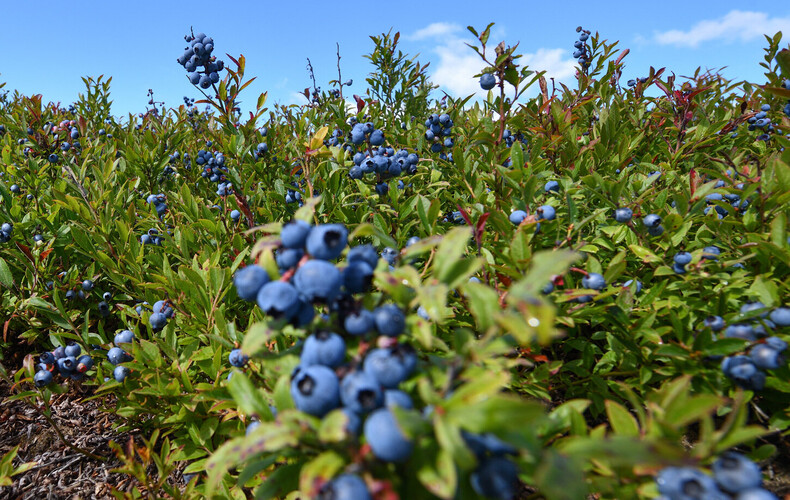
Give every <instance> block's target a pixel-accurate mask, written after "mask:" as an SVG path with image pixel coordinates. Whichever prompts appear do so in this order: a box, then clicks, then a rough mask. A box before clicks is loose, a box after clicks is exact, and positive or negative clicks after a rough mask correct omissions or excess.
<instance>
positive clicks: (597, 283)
mask: <svg viewBox="0 0 790 500" xmlns="http://www.w3.org/2000/svg"><path fill="white" fill-rule="evenodd" d="M582 287H584V288H591V289H593V290H603V289H604V288H605V287H606V280H605V279H604V277H603V275H601V274H598V273H588V274H587V276H585V277H584V278H582Z"/></svg>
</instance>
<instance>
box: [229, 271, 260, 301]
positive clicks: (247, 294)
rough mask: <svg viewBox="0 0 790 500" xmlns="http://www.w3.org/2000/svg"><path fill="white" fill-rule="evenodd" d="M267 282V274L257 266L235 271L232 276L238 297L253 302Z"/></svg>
mask: <svg viewBox="0 0 790 500" xmlns="http://www.w3.org/2000/svg"><path fill="white" fill-rule="evenodd" d="M268 282H269V274H268V273H267V272H266V270H265V269H264V268H262V267H261V266H259V265H257V264H252V265H249V266H247V267H245V268H243V269H239V270H238V271H236V274H235V275H233V284H234V285H235V286H236V293H238V295H239V297H240V298H242V299H244V300H246V301H248V302H254V301H255V299H256V298H257V296H258V292H259V291H260V290H261V288H262V287H263V285H265V284H266V283H268Z"/></svg>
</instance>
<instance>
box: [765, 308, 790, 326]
mask: <svg viewBox="0 0 790 500" xmlns="http://www.w3.org/2000/svg"><path fill="white" fill-rule="evenodd" d="M770 318H771V321H773V322H774V323H776V325H777V326H790V307H777V308H776V309H774V310H773V311H771V316H770Z"/></svg>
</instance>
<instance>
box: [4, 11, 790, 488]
mask: <svg viewBox="0 0 790 500" xmlns="http://www.w3.org/2000/svg"><path fill="white" fill-rule="evenodd" d="M489 29H490V26H488V27H487V28H486V29H485V30H483V31H482V32H481V33H479V34H478V33H477V32H476V31H475V30H473V29H471V28H470V31H472V32H473V33H474V34H475V36H477V37H478V39H479V46H478V47H473V49H474V50H476V51H477V52H478V54H480V55H481V73H480V74H479V75H478V77H480V78H481V79H480V83H481V85H482V86H483V87H484V88H486V89H489V92H488V94H487V97H486V98H485V99H483V100H480V101H472V100H471V99H470V98H463V97H461V98H453V97H451V96H446V97H445V98H443V99H442V100H441V101H432V100H430V99H429V96H430V92H431V91H432V90H433V89H434V86H433V85H432V84H431V82H430V80H429V78H428V74H427V72H426V66H424V65H423V66H421V65H420V63H418V62H415V60H414V59H409V58H408V56H407V55H405V54H403V53H402V52H401V51H400V50H399V49H398V38H399V37H398V35H397V34H396V35H394V36H392V35H391V34H387V35H382V36H380V37H372V40H373V42H374V45H375V48H374V50H373V52H372V53H371V55H370V56H369V58H370V61H371V63H372V64H373V68H374V71H373V72H372V73H371V75H370V76H369V77H368V79H367V83H368V85H369V92H368V95H366V96H354V98H355V106H350V107H349V106H348V105H347V103H346V101H345V100H344V98H343V96H342V92H341V91H340V89H342V85H341V84H340V79H338V80H337V81H334V82H332V83H331V84H332V85H334V89H333V90H331V91H329V92H321V91H320V89H318V88H317V87H316V88H314V89H313V92H312V93H311V92H309V91H308V92H307V94H308V97H309V98H310V100H309V104H306V105H302V106H297V105H291V106H276V108H275V109H274V110H270V109H268V108H266V107H265V105H266V94H263V95H261V96H260V97H259V98H258V99H257V105H256V109H255V111H254V112H252V113H250V116H249V117H247V116H243V115H242V114H241V111H240V109H239V107H238V102H239V96H240V94H241V92H242V91H243V90H244V87H245V86H246V84H247V83H249V81H250V80H248V79H245V74H244V66H245V60H244V57H243V56H240V57H238V58H233V57H231V56H228V59H229V60H230V61H232V62H231V63H228V64H224V65H223V64H219V63H218V62H217V61H216V58H214V57H213V56H211V52H212V50H214V41H213V40H210V39H209V38H208V37H205V35H203V34H198V35H194V34H193V35H190V36H189V37H187V40H188V41H189V42H190V45H189V47H188V52H185V53H184V54H183V55H181V56H180V57H179V60H178V63H180V64H181V65H183V66H184V67H185V68H186V69H187V71H188V79H189V81H191V83H192V84H197V85H198V87H199V88H200V89H206V91H207V92H208V93H207V94H204V96H205V99H203V100H200V101H197V102H194V101H190V100H189V99H186V98H185V104H184V105H181V106H180V107H178V108H177V109H175V108H174V109H159V108H157V107H156V104H154V107H153V108H149V110H148V111H147V112H146V113H141V114H139V115H129V116H128V117H125V118H123V119H121V118H118V117H114V116H112V115H111V113H110V107H111V101H110V97H109V91H110V85H109V84H110V82H109V80H107V81H105V80H103V78H98V79H92V78H87V79H85V84H86V89H87V90H86V93H85V94H84V95H81V96H80V98H79V100H78V101H77V102H76V103H74V104H73V105H72V106H70V107H69V108H68V109H62V108H58V107H57V106H55V105H52V104H49V105H45V104H44V103H43V101H42V97H41V96H35V95H34V96H30V97H27V96H22V95H19V94H18V93H14V94H13V95H6V96H5V97H4V98H3V100H2V102H0V126H2V129H0V130H1V132H0V134H2V136H1V137H2V175H3V177H2V179H3V182H2V183H0V195H1V196H2V199H3V204H2V207H1V208H0V213H1V215H0V217H2V222H4V223H7V224H9V226H8V227H7V228H6V226H5V225H4V227H3V231H2V234H3V236H2V240H3V242H2V243H0V283H2V302H1V303H0V306H1V307H2V317H3V318H4V325H3V337H2V350H1V351H0V353H1V354H2V357H3V358H2V359H3V360H4V363H3V364H4V365H5V367H4V369H3V375H4V376H5V377H7V378H9V379H13V382H14V383H15V386H14V387H15V388H16V389H17V394H16V395H15V396H14V397H15V398H27V399H28V400H30V401H31V402H34V401H39V402H41V401H43V402H44V404H45V406H44V407H45V409H46V410H45V411H51V410H50V409H49V406H48V401H49V400H50V398H51V396H52V394H53V393H57V392H64V391H66V390H67V389H68V385H69V384H74V383H81V384H82V385H83V386H91V387H94V388H95V392H96V394H97V395H99V396H101V395H106V394H114V395H116V396H117V403H115V406H114V408H113V411H114V413H115V414H116V415H118V416H119V417H121V421H122V422H123V426H124V428H129V429H131V428H134V429H140V432H141V433H142V434H143V436H144V437H146V438H147V440H146V441H145V442H146V446H145V447H144V448H141V449H140V450H136V453H137V454H136V455H135V450H131V449H130V450H122V449H121V448H120V447H119V448H118V453H119V456H121V457H122V458H123V460H124V461H125V464H126V465H125V467H124V470H125V471H126V472H127V473H129V474H131V475H134V476H136V477H137V478H138V479H140V481H141V482H142V483H143V484H145V485H146V486H147V488H148V489H149V491H156V490H159V491H160V492H161V493H162V494H166V495H170V496H174V497H179V496H181V495H186V496H187V497H191V496H204V495H208V496H212V495H213V496H217V497H223V498H245V495H247V494H249V492H254V494H255V496H256V498H272V497H280V498H286V497H287V498H297V497H299V496H300V495H301V497H302V498H316V497H317V498H333V499H345V498H355V499H356V498H365V497H366V495H368V496H369V497H375V498H430V497H439V498H478V497H481V496H486V497H491V498H512V497H516V496H517V497H519V498H526V497H529V498H544V497H545V498H569V499H578V498H584V497H585V495H586V494H590V493H597V494H598V495H599V496H598V498H620V499H622V498H637V497H638V498H654V497H657V496H658V495H659V485H661V487H662V490H661V493H663V494H664V495H666V497H667V498H703V497H700V496H693V495H694V491H697V492H698V493H697V494H698V495H699V494H700V493H699V491H701V490H698V489H697V490H694V488H696V487H702V486H705V487H710V488H714V489H715V488H718V487H722V488H725V486H722V485H724V484H730V483H726V482H725V483H722V482H721V481H726V479H725V480H721V479H719V478H720V477H724V476H723V475H722V474H724V473H723V472H721V471H719V472H717V474H718V475H717V476H716V477H717V479H716V480H717V481H719V483H715V482H714V481H713V480H711V479H710V477H711V476H709V475H708V474H707V473H702V476H700V477H701V479H700V477H698V476H695V475H694V474H699V473H698V472H694V471H695V470H696V469H666V470H667V471H669V472H666V473H663V474H662V475H661V476H660V477H661V478H662V479H661V482H659V483H658V484H657V483H656V476H657V474H658V473H659V471H661V470H662V469H663V468H665V467H669V466H675V465H686V466H695V467H698V468H702V469H709V468H710V466H711V465H713V464H714V462H715V463H717V464H721V463H725V465H726V464H728V463H729V462H726V461H725V462H716V460H717V458H719V457H720V456H722V453H723V452H725V451H728V450H731V449H733V448H737V449H738V450H740V451H741V452H743V453H746V454H747V455H748V456H749V457H750V458H751V459H754V460H758V461H759V460H764V459H767V458H768V457H771V456H772V455H775V454H777V453H787V450H786V449H779V450H777V445H778V444H779V443H781V437H782V436H784V435H786V433H787V429H788V427H790V411H788V408H790V406H789V404H788V403H790V382H788V378H790V377H789V376H790V370H788V366H787V363H785V361H784V358H783V356H782V352H783V351H784V350H785V348H786V344H785V341H787V340H788V339H790V331H788V330H787V328H788V326H789V325H790V318H789V317H788V316H790V311H789V310H788V309H786V308H785V307H786V305H787V304H788V296H789V295H790V291H789V290H788V280H787V277H788V269H789V268H790V243H789V240H788V236H787V220H788V212H790V208H789V207H790V204H789V203H788V202H790V166H789V165H788V163H790V150H788V151H784V148H785V146H786V145H787V144H789V143H790V141H789V140H788V138H787V137H786V136H785V135H784V133H785V132H786V131H787V130H788V128H790V119H789V118H788V117H787V116H785V114H784V113H783V111H782V110H783V108H784V107H785V102H786V100H787V99H788V98H790V90H786V88H785V87H786V85H784V80H783V77H788V78H790V63H789V61H788V59H789V58H788V54H790V52H788V51H787V50H782V51H780V50H779V45H780V38H781V36H780V35H777V36H775V37H773V38H769V37H766V39H767V42H768V48H767V49H766V55H765V62H764V63H763V64H762V66H763V67H764V68H765V70H766V73H765V76H766V84H765V85H763V86H757V85H753V84H750V83H745V82H730V81H727V80H725V79H723V78H722V77H721V76H720V75H717V74H711V73H701V72H699V71H698V72H697V73H696V74H695V75H694V76H693V77H692V78H687V79H685V80H684V81H683V82H682V83H681V82H680V81H678V80H677V79H676V78H675V77H674V76H667V75H668V74H671V72H670V71H665V70H664V68H661V69H658V70H656V69H654V68H650V72H649V75H648V76H647V77H643V78H640V79H637V80H633V81H630V82H629V84H628V85H626V86H625V87H622V86H621V81H620V78H621V75H622V72H623V69H624V67H625V56H626V54H627V51H625V52H619V51H618V49H617V48H616V45H617V44H616V43H609V42H607V41H605V40H604V39H602V38H601V37H600V36H598V34H593V33H590V32H589V31H585V30H582V31H581V37H580V38H579V41H578V42H577V44H576V49H577V51H578V56H577V57H579V66H578V67H577V78H576V82H575V85H574V86H573V88H571V87H567V86H565V85H562V86H561V88H553V87H552V88H551V89H549V86H548V84H547V81H546V79H545V78H544V77H543V75H542V74H541V73H536V72H533V71H531V70H529V69H527V68H526V67H523V66H520V65H519V57H520V56H519V55H518V54H517V53H516V50H515V48H514V47H509V46H507V45H505V44H504V42H503V43H501V44H499V45H497V46H496V47H495V48H494V49H493V51H492V50H491V47H487V45H488V34H489ZM209 40H210V41H209ZM209 43H210V45H211V47H210V48H209V47H208V45H209ZM216 43H217V44H218V45H217V50H219V51H220V52H221V47H222V40H217V41H216ZM198 46H199V47H198ZM189 51H191V52H189ZM190 54H194V57H193V56H192V55H190ZM176 55H178V54H176ZM193 59H194V60H193ZM200 68H203V69H200ZM189 84H190V83H189V82H186V85H189ZM198 87H195V88H196V89H198ZM532 87H537V96H536V97H534V98H527V96H526V95H525V94H526V92H527V91H528V89H530V88H532ZM648 89H649V90H650V92H648ZM653 90H655V91H656V92H657V95H658V97H651V96H650V94H651V93H654V92H653ZM201 92H203V90H201ZM151 103H152V104H153V98H152V101H151ZM197 104H200V105H203V104H205V105H206V109H205V110H204V111H200V110H199V109H198V108H197V107H196V106H195V105H197ZM292 221H297V222H292ZM6 229H8V231H6ZM86 280H89V281H90V286H87V285H86V283H87V281H86ZM234 283H235V284H234ZM102 304H103V305H102ZM149 304H154V305H153V306H150V305H149ZM126 331H128V332H129V333H125V332H126ZM118 332H121V333H122V335H121V336H120V337H116V334H117V333H118ZM69 344H72V345H73V344H76V345H77V346H80V347H81V352H82V353H85V354H88V355H89V356H91V357H92V360H93V363H92V366H88V367H87V368H85V369H84V370H82V369H80V370H78V373H76V374H75V373H74V371H73V370H72V371H69V369H68V367H66V369H65V370H66V371H65V372H64V369H59V370H55V369H53V368H52V367H53V366H54V365H53V364H52V363H53V362H52V359H55V358H58V357H59V356H58V352H57V348H58V347H59V346H64V347H65V346H67V345H69ZM72 349H73V348H72ZM111 349H113V350H112V354H111V355H110V357H109V359H108V351H110V350H111ZM239 349H240V350H239ZM40 352H44V353H46V354H45V355H43V356H42V359H39V356H38V355H39V353H40ZM64 352H65V351H64ZM75 352H77V351H75ZM50 353H51V354H50ZM78 354H79V353H78ZM22 355H28V356H27V357H26V358H25V362H24V364H23V366H20V360H21V356H22ZM64 355H65V354H64ZM50 356H52V359H50ZM65 356H67V355H65ZM80 359H81V360H82V359H83V358H80ZM87 359H91V358H90V357H89V358H87ZM10 360H15V361H14V363H16V365H9V361H10ZM48 361H49V362H48ZM39 364H41V366H39ZM115 365H117V366H115ZM58 366H59V365H58ZM85 366H86V365H84V364H83V368H84V367H85ZM39 370H43V371H44V372H45V373H46V372H51V371H59V372H60V374H61V375H63V377H51V376H49V375H47V376H42V375H38V376H37V375H36V372H37V371H39ZM111 372H113V373H114V376H113V375H111ZM72 375H74V376H72ZM34 377H38V378H36V379H35V380H36V382H37V384H34ZM47 377H48V378H49V379H51V380H42V379H44V378H47ZM66 379H68V382H66V381H65V380H66ZM71 379H75V380H71ZM37 385H38V386H39V387H36V386H37ZM784 446H785V447H786V444H785V445H784ZM728 456H738V457H740V455H728ZM7 459H8V460H7V462H8V464H10V462H11V460H12V459H13V456H9V457H7ZM732 460H735V459H731V460H730V461H731V462H732ZM738 460H740V459H738ZM181 462H187V463H188V466H187V467H186V470H185V471H184V472H185V474H194V476H193V477H194V478H193V479H192V481H191V482H190V483H189V485H188V486H187V489H186V491H179V488H178V487H176V486H174V484H173V483H172V482H168V481H166V479H167V476H168V475H169V474H170V473H171V472H172V471H173V470H174V468H176V467H177V466H178V464H179V463H181ZM3 463H5V462H3ZM151 463H154V464H155V466H156V470H157V473H156V477H152V476H151V471H150V469H147V468H146V467H145V465H150V464H151ZM742 463H744V464H745V463H746V462H737V463H736V462H732V464H735V465H732V467H736V466H737V467H741V466H743V467H747V465H740V464H742ZM141 464H142V465H141ZM9 466H10V465H9ZM727 466H728V467H729V465H727ZM716 467H719V469H720V468H721V467H724V466H723V465H714V469H715V468H716ZM6 469H8V470H6ZM689 470H691V471H692V472H683V471H689ZM749 470H752V471H753V469H749ZM678 471H681V472H678ZM0 473H2V474H6V475H10V474H11V473H12V469H10V468H8V467H5V466H4V468H2V469H0ZM673 474H674V475H673ZM683 474H686V476H683ZM727 477H729V476H727ZM683 478H685V479H683ZM673 481H674V482H673ZM683 481H691V482H694V481H696V482H695V483H694V484H693V485H692V486H694V487H693V488H692V487H689V488H686V489H685V490H683V489H682V488H681V486H682V485H686V484H687V483H686V482H683ZM700 481H701V482H700ZM703 483H704V484H703ZM708 483H710V484H708ZM753 483H754V481H752V483H750V484H751V485H752V486H753V485H754V484H753ZM0 484H2V482H0ZM688 484H691V483H688ZM717 484H718V486H717ZM678 485H681V486H678ZM701 485H702V486H701ZM181 490H183V488H181ZM676 490H678V491H685V493H682V494H683V495H686V496H677V495H681V493H677V494H676ZM692 490H693V491H692ZM727 491H728V492H729V493H732V494H733V495H734V494H735V493H734V491H733V490H727ZM138 493H139V492H138ZM530 495H531V496H530ZM722 495H724V494H723V493H722ZM706 498H713V497H712V496H709V497H706ZM722 498H730V497H729V496H726V497H722Z"/></svg>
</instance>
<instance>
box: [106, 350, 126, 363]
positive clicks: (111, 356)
mask: <svg viewBox="0 0 790 500" xmlns="http://www.w3.org/2000/svg"><path fill="white" fill-rule="evenodd" d="M129 359H131V358H130V356H129V355H128V354H126V353H125V352H124V351H123V349H121V348H120V347H113V348H112V349H110V350H109V351H107V360H109V362H110V363H111V364H113V365H118V364H121V363H124V362H126V361H129Z"/></svg>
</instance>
